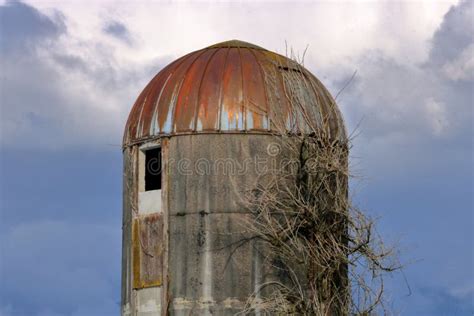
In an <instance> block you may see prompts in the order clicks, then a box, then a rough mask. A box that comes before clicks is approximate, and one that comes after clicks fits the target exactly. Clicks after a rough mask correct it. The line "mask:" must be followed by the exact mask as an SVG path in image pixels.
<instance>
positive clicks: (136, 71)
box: [0, 2, 168, 147]
mask: <svg viewBox="0 0 474 316" xmlns="http://www.w3.org/2000/svg"><path fill="white" fill-rule="evenodd" d="M0 12H2V13H1V14H2V21H3V22H2V23H3V24H4V26H5V28H4V32H3V33H5V34H6V36H5V40H4V41H3V42H2V45H4V46H5V47H6V48H5V49H2V51H1V53H0V54H1V57H2V58H1V61H0V67H1V68H2V77H1V78H0V84H1V85H2V90H3V93H2V102H1V114H2V118H1V120H2V126H1V131H2V133H1V135H0V137H1V142H2V144H3V145H5V146H17V145H18V144H19V143H21V142H27V143H29V144H30V146H33V147H34V146H40V147H58V146H59V147H62V146H68V144H69V145H75V146H77V145H86V144H89V145H93V144H100V145H101V146H103V145H106V144H115V145H120V144H121V133H122V128H123V126H124V123H125V120H126V118H127V115H128V111H129V109H130V107H131V105H132V104H133V102H134V99H135V97H136V96H137V95H138V93H139V92H140V89H142V88H143V86H145V84H146V81H147V80H149V79H150V78H151V77H152V75H153V74H154V73H155V72H156V71H158V70H159V69H160V68H161V67H162V65H163V60H168V58H167V57H164V58H163V59H157V60H154V61H146V62H144V63H143V64H137V63H129V64H122V63H118V62H117V60H116V57H115V50H114V47H112V46H108V45H107V44H104V43H101V42H100V41H97V42H95V41H88V42H80V44H79V45H80V47H81V48H82V49H83V50H84V52H80V51H79V52H78V51H75V50H74V49H72V50H71V49H70V48H68V47H67V46H65V45H64V43H62V42H61V41H60V36H61V35H63V34H64V35H67V36H69V34H68V33H67V29H66V26H65V23H66V22H67V21H65V20H63V19H62V18H61V19H59V18H58V19H57V21H56V20H55V19H54V18H51V17H48V16H46V15H44V14H42V13H40V12H39V11H38V10H36V9H35V8H33V7H31V6H29V5H26V4H23V3H20V2H8V3H7V4H6V5H5V6H0ZM56 15H57V16H58V17H60V16H61V15H60V14H59V13H57V14H56ZM2 35H3V34H2ZM25 47H28V49H24V48H25ZM13 51H14V52H15V53H13ZM90 56H93V57H92V58H91V57H90ZM33 139H34V141H32V140H33Z"/></svg>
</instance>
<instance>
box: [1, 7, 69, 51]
mask: <svg viewBox="0 0 474 316" xmlns="http://www.w3.org/2000/svg"><path fill="white" fill-rule="evenodd" d="M0 25H1V27H0V32H1V35H2V36H1V37H0V48H1V51H2V53H3V54H5V53H9V52H12V51H18V50H24V49H29V48H31V47H32V46H34V45H38V44H39V43H40V42H43V41H45V40H50V39H55V38H56V37H57V36H59V35H60V34H63V33H64V32H65V31H66V26H65V24H64V21H63V17H62V16H61V14H59V13H58V12H56V14H55V16H54V17H53V18H49V17H47V16H45V15H44V14H42V13H41V12H39V11H38V10H36V9H35V8H33V7H30V6H28V5H26V4H24V3H21V2H18V1H7V3H6V4H5V5H3V6H0Z"/></svg>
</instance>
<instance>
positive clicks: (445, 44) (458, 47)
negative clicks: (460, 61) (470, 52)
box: [429, 0, 474, 66]
mask: <svg viewBox="0 0 474 316" xmlns="http://www.w3.org/2000/svg"><path fill="white" fill-rule="evenodd" d="M473 10H474V9H473V4H472V2H471V1H468V0H463V1H460V3H459V4H458V5H456V6H452V7H451V8H450V9H449V11H448V12H447V13H446V14H445V16H444V19H443V22H442V23H441V25H440V27H439V29H438V30H437V31H436V33H435V34H434V36H433V39H432V41H431V42H432V49H431V52H430V60H429V63H430V64H433V66H442V65H443V64H444V63H446V62H449V61H453V60H455V59H456V58H458V57H459V55H460V54H461V53H462V51H463V50H464V49H465V48H466V47H468V46H469V45H471V44H472V43H473V34H472V32H471V31H472V28H473V21H474V15H473Z"/></svg>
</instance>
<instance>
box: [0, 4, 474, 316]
mask: <svg viewBox="0 0 474 316" xmlns="http://www.w3.org/2000/svg"><path fill="white" fill-rule="evenodd" d="M473 20H474V19H473V2H470V1H457V0H453V1H442V2H432V1H418V2H413V1H402V2H394V1H381V2H377V3H376V2H357V1H354V2H345V3H343V2H339V1H335V2H321V3H312V4H308V3H306V4H302V3H299V4H290V3H284V2H283V3H278V4H270V3H256V4H255V3H254V4H251V3H243V4H235V3H220V4H214V5H211V4H207V3H199V4H198V3H193V4H189V3H188V4H183V3H158V2H149V1H140V2H136V3H134V4H126V3H124V2H113V1H102V2H100V1H94V2H90V3H89V2H88V3H87V5H84V3H83V2H79V1H77V2H74V1H62V2H59V1H27V2H16V1H13V2H12V1H6V2H5V1H0V23H1V24H0V35H1V36H0V48H1V51H0V54H1V59H0V72H1V74H2V75H1V77H0V80H1V82H0V89H1V90H0V96H1V99H0V102H1V112H0V123H1V124H0V144H1V149H0V151H1V156H0V203H1V204H0V210H1V213H0V216H1V218H0V247H1V248H0V251H1V252H0V315H1V316H8V315H33V316H36V315H74V316H76V315H116V314H118V311H119V301H120V295H119V294H120V293H119V292H120V252H121V249H120V247H121V173H122V170H121V169H122V161H121V149H120V144H121V136H122V131H123V126H124V124H125V120H126V118H127V115H128V111H129V110H130V107H131V105H132V104H133V101H134V99H135V98H136V96H137V95H138V93H139V92H140V91H141V89H142V88H143V87H144V86H145V84H146V83H147V82H148V81H149V80H150V79H151V77H152V76H153V75H154V74H155V73H156V72H158V71H159V70H160V69H161V68H162V67H163V66H164V65H166V64H167V63H169V62H170V61H172V60H173V59H175V58H177V57H179V56H181V55H183V54H185V53H187V52H190V51H192V50H197V49H200V48H202V47H205V46H208V45H211V44H213V43H216V42H219V41H224V40H228V39H233V38H236V39H240V40H245V41H249V42H253V43H255V44H257V45H260V46H263V47H266V48H268V49H271V50H274V51H278V52H280V53H284V52H285V40H286V41H287V43H288V45H289V46H290V47H292V48H293V49H294V50H295V51H296V52H300V54H301V52H302V51H304V49H305V47H306V46H307V45H309V46H308V52H307V54H306V57H305V65H306V67H307V68H309V69H310V70H311V71H312V72H313V73H315V74H316V75H317V76H318V77H319V78H320V79H321V80H322V81H323V83H324V84H325V85H326V86H327V87H328V88H329V89H330V91H331V92H332V93H333V95H335V94H337V92H338V91H339V90H340V89H341V87H342V86H344V84H345V82H346V81H347V80H348V78H350V77H351V75H352V74H353V72H354V71H356V70H357V74H356V77H355V79H354V80H353V81H352V82H351V84H350V85H349V86H348V87H347V88H346V89H345V90H344V91H343V92H342V93H341V94H340V95H339V97H338V100H337V101H338V103H339V105H340V107H341V110H342V112H343V115H344V118H345V120H346V123H347V125H348V129H349V130H350V131H353V130H356V131H357V134H358V136H357V137H356V138H355V140H354V147H353V151H352V160H351V165H352V171H353V173H354V175H355V178H354V179H353V181H352V184H351V188H352V194H353V198H354V200H355V201H356V203H357V204H358V205H359V206H360V207H361V208H363V209H365V210H367V212H368V213H369V214H371V215H373V216H376V217H378V218H379V230H380V233H381V234H382V236H383V237H384V238H385V239H386V240H388V241H389V242H392V243H396V244H397V245H398V249H399V250H400V253H401V261H402V263H404V264H405V265H406V267H405V269H404V276H403V275H401V274H396V275H394V276H393V277H391V278H390V279H389V280H388V282H389V284H388V293H389V297H388V298H389V299H390V302H391V305H392V306H393V309H394V311H395V314H401V315H472V314H473V312H474V268H473V267H474V262H473V261H474V260H473V251H474V250H473V249H474V245H473V240H474V236H473V224H474V218H473V193H474V192H473V176H474V175H473V135H474V134H473V133H474V131H473V116H474V115H473V111H474V110H473V106H474V103H473V80H474V39H473V30H474V26H473ZM405 277H406V279H407V281H408V284H409V287H410V289H411V294H409V293H410V291H409V290H408V287H407V285H406V283H405Z"/></svg>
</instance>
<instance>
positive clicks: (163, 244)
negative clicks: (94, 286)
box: [122, 133, 282, 316]
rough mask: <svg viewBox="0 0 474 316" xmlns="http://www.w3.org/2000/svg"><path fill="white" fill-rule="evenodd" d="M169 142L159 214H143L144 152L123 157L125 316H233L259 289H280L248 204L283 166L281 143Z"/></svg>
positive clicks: (254, 139)
mask: <svg viewBox="0 0 474 316" xmlns="http://www.w3.org/2000/svg"><path fill="white" fill-rule="evenodd" d="M160 141H161V146H162V155H163V167H164V171H163V178H162V183H163V187H162V193H161V197H162V201H161V202H160V203H161V204H162V206H163V207H162V212H160V213H159V214H154V213H153V214H144V215H141V214H139V212H137V211H136V210H135V209H136V206H135V205H137V195H138V193H137V191H139V189H138V187H139V184H138V182H139V181H138V174H139V172H138V171H137V169H139V168H140V162H139V160H140V158H139V153H140V150H139V148H138V146H134V147H129V148H127V149H125V151H124V163H125V168H124V169H125V172H124V227H123V236H124V237H123V274H122V276H123V277H122V314H128V315H148V316H151V315H161V314H163V315H164V314H166V313H169V314H170V315H210V314H213V315H233V314H235V313H236V312H238V311H240V310H241V309H242V308H243V306H244V305H245V302H246V299H247V298H248V297H249V295H250V294H252V293H253V292H254V291H255V290H257V289H258V286H259V284H262V283H263V282H266V281H269V280H272V279H278V276H277V275H276V273H275V269H274V268H272V267H271V264H272V262H270V261H271V260H265V258H266V254H265V251H264V249H261V247H258V245H257V244H256V242H255V240H253V239H252V238H251V237H252V236H253V234H252V232H251V231H250V230H249V225H248V221H250V220H251V215H250V214H249V213H248V211H247V210H246V207H245V197H244V195H245V194H246V192H247V191H248V190H249V189H252V188H253V187H254V186H255V185H256V184H257V182H258V181H262V176H263V175H264V174H265V173H266V172H268V170H269V169H270V168H275V167H276V166H278V164H279V160H280V159H281V158H282V155H281V154H280V153H279V152H278V150H279V148H281V147H280V145H279V143H278V142H279V141H278V138H277V137H275V136H271V135H266V134H237V133H236V134H194V135H180V136H173V137H170V138H163V139H161V140H160ZM153 216H154V217H153ZM152 217H153V218H152ZM144 223H148V224H144ZM150 223H151V224H150ZM151 239H153V240H151ZM157 240H158V241H159V244H158V243H157ZM157 260H158V261H160V262H158V261H157ZM137 278H138V279H140V281H139V282H137Z"/></svg>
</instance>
